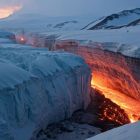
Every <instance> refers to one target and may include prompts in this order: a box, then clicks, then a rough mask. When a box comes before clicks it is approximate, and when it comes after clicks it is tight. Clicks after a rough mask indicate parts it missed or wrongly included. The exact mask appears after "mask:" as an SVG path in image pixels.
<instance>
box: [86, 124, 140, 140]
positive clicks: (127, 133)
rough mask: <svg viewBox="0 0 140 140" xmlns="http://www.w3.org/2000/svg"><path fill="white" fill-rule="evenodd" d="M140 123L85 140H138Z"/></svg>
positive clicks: (139, 137)
mask: <svg viewBox="0 0 140 140" xmlns="http://www.w3.org/2000/svg"><path fill="white" fill-rule="evenodd" d="M139 132H140V122H136V123H133V124H127V125H124V126H122V127H119V128H115V129H112V130H110V131H107V132H105V133H102V134H99V135H97V136H95V137H92V138H89V139H87V140H139V139H140V133H139Z"/></svg>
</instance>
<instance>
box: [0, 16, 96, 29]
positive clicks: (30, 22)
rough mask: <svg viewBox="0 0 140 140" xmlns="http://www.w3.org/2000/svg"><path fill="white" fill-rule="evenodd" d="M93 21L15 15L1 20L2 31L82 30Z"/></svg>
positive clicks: (89, 19) (86, 18)
mask: <svg viewBox="0 0 140 140" xmlns="http://www.w3.org/2000/svg"><path fill="white" fill-rule="evenodd" d="M91 21H94V18H93V17H92V16H88V17H87V16H86V17H85V16H81V17H47V16H45V15H40V14H15V15H12V16H11V17H8V18H6V19H2V20H0V29H5V30H12V31H22V30H24V31H28V32H29V31H30V32H31V31H32V32H39V31H60V30H73V31H74V30H80V29H82V28H83V27H84V26H86V25H87V24H89V23H90V22H91ZM11 25H12V26H11Z"/></svg>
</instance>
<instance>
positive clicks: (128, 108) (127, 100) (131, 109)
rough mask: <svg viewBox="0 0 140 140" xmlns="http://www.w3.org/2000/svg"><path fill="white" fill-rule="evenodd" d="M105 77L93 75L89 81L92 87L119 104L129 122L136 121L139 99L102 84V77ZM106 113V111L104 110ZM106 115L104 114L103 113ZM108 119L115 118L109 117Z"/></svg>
mask: <svg viewBox="0 0 140 140" xmlns="http://www.w3.org/2000/svg"><path fill="white" fill-rule="evenodd" d="M105 78H106V77H98V75H94V76H93V78H92V81H91V85H92V87H93V88H95V89H98V90H99V91H101V92H102V94H103V95H104V96H105V97H106V98H108V99H110V100H111V101H112V102H114V103H115V104H117V105H119V106H120V107H121V108H122V109H123V110H124V111H125V112H126V114H127V115H128V117H129V119H130V121H131V122H136V121H137V120H139V119H140V103H139V101H137V100H135V99H133V98H131V97H129V96H127V95H125V94H123V93H121V92H119V91H117V90H113V89H110V88H108V86H107V85H104V82H103V81H102V79H105ZM105 113H106V112H105ZM104 115H106V114H104ZM109 119H115V117H114V118H109Z"/></svg>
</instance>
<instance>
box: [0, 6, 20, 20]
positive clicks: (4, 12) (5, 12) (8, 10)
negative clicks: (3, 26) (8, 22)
mask: <svg viewBox="0 0 140 140" xmlns="http://www.w3.org/2000/svg"><path fill="white" fill-rule="evenodd" d="M21 8H22V6H21V5H15V6H6V7H1V8H0V19H2V18H6V17H8V16H10V15H12V14H13V13H15V12H16V11H18V10H20V9H21Z"/></svg>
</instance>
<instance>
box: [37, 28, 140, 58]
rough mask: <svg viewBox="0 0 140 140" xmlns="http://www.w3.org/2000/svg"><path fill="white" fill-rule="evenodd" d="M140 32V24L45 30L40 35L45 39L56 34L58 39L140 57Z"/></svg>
mask: <svg viewBox="0 0 140 140" xmlns="http://www.w3.org/2000/svg"><path fill="white" fill-rule="evenodd" d="M139 34H140V26H135V27H128V28H127V29H125V28H122V29H114V30H96V31H90V30H88V31H87V30H82V31H60V32H58V31H57V32H44V33H40V34H39V35H40V36H41V38H42V40H43V38H44V40H45V39H46V37H48V38H49V36H56V37H57V38H56V41H57V40H58V41H59V40H61V41H63V40H64V41H66V40H76V41H79V44H80V45H84V46H86V45H87V46H90V47H99V48H100V49H104V50H109V51H113V52H117V53H121V54H123V55H126V56H130V57H136V58H140V53H139V52H140V51H139V50H140V40H139ZM48 40H49V39H48ZM97 42H98V43H97Z"/></svg>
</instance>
